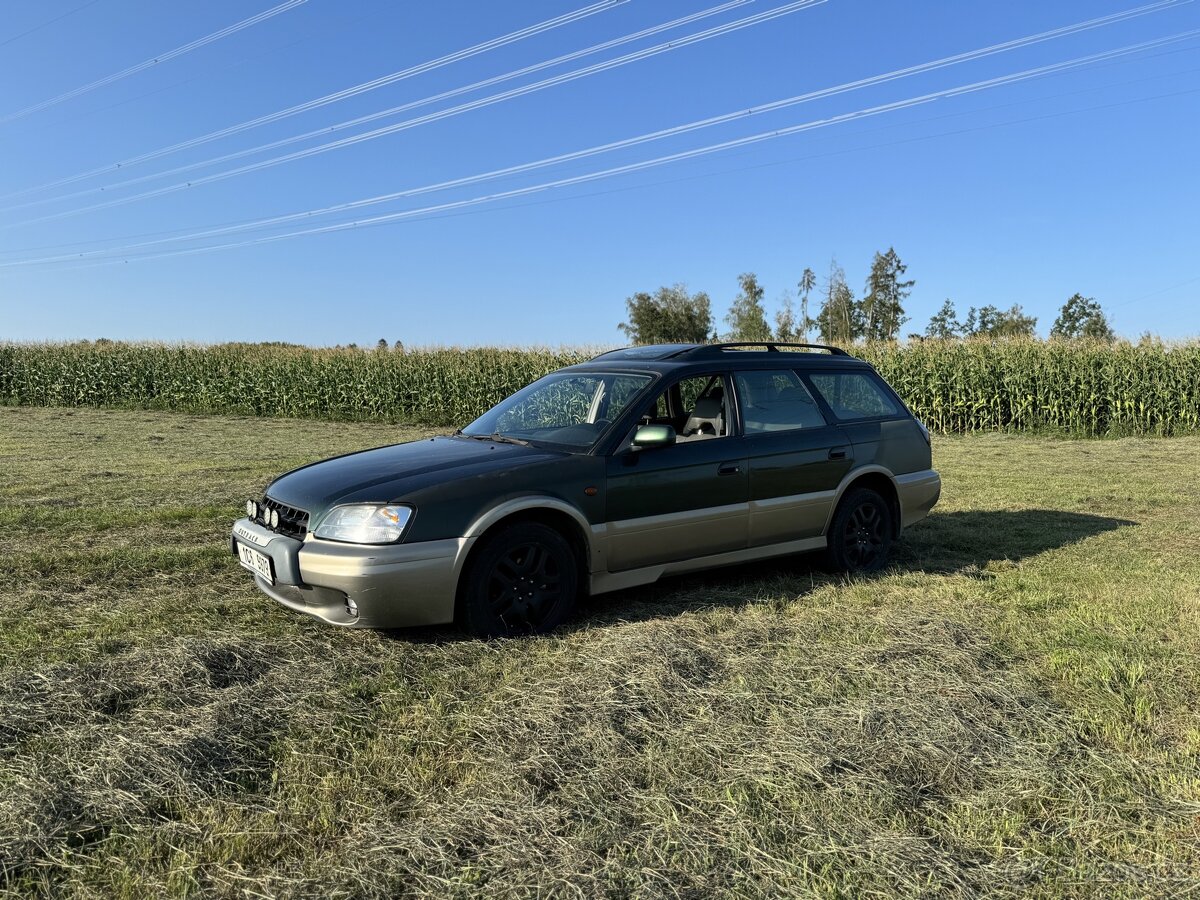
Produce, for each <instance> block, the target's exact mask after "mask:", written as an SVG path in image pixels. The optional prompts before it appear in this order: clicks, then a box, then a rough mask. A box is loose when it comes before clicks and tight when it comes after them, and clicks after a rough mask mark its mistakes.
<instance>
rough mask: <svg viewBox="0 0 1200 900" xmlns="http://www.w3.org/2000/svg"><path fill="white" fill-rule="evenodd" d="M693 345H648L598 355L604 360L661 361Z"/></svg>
mask: <svg viewBox="0 0 1200 900" xmlns="http://www.w3.org/2000/svg"><path fill="white" fill-rule="evenodd" d="M694 346H696V345H695V344H650V345H648V346H645V347H624V348H622V349H620V350H610V351H609V352H608V353H602V354H600V355H601V356H603V357H604V358H605V359H662V358H663V357H665V356H670V355H671V354H672V353H678V352H679V351H680V350H687V349H689V348H690V347H694Z"/></svg>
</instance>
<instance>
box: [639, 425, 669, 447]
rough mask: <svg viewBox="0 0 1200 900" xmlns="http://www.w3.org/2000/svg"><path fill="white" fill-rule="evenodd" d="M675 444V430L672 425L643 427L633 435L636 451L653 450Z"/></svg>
mask: <svg viewBox="0 0 1200 900" xmlns="http://www.w3.org/2000/svg"><path fill="white" fill-rule="evenodd" d="M674 443H675V429H674V428H672V427H671V426H670V425H642V426H639V427H638V430H637V431H635V432H634V433H633V442H632V444H633V449H634V450H653V449H654V448H655V447H670V446H671V445H672V444H674Z"/></svg>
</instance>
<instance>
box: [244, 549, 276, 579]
mask: <svg viewBox="0 0 1200 900" xmlns="http://www.w3.org/2000/svg"><path fill="white" fill-rule="evenodd" d="M237 551H238V560H239V561H240V562H241V564H242V565H243V566H245V567H246V568H247V569H249V570H250V571H251V572H253V573H254V574H255V575H257V576H258V577H259V578H261V579H262V580H263V581H265V582H266V583H267V584H274V583H275V573H274V572H273V571H271V557H269V556H267V555H266V554H265V553H259V552H258V551H257V550H255V549H254V548H253V547H247V546H246V545H245V544H243V543H241V542H240V541H239V542H238V545H237Z"/></svg>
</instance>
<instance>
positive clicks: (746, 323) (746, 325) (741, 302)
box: [725, 272, 771, 341]
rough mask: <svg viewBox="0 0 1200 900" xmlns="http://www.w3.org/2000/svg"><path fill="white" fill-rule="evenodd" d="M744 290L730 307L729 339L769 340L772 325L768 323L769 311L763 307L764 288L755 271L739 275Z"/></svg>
mask: <svg viewBox="0 0 1200 900" xmlns="http://www.w3.org/2000/svg"><path fill="white" fill-rule="evenodd" d="M738 284H740V285H741V287H742V290H741V292H740V293H739V294H738V295H737V297H736V298H734V301H733V305H732V306H730V307H729V314H728V315H727V316H725V321H726V322H727V323H728V324H729V328H730V331H729V335H728V339H729V340H731V341H769V340H771V326H770V325H768V324H767V313H766V310H764V309H763V305H762V298H763V293H764V291H763V289H762V287H761V286H760V285H759V283H758V278H757V277H756V276H755V274H754V273H753V272H743V273H742V274H741V275H739V276H738Z"/></svg>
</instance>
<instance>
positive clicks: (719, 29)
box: [3, 0, 828, 228]
mask: <svg viewBox="0 0 1200 900" xmlns="http://www.w3.org/2000/svg"><path fill="white" fill-rule="evenodd" d="M826 2H828V0H794V2H792V3H788V4H786V5H784V6H780V7H776V8H775V9H772V10H768V11H767V12H763V13H758V14H756V15H753V16H747V17H746V18H744V19H737V20H735V21H733V22H728V23H726V24H724V25H718V26H716V27H714V28H709V29H706V30H705V31H700V32H697V33H695V34H691V35H685V36H684V37H682V38H676V39H675V40H672V41H668V42H666V43H663V44H657V45H655V46H653V47H647V48H644V49H642V50H637V51H635V52H633V53H628V54H626V55H624V56H618V57H616V58H614V59H610V60H606V61H604V62H600V63H595V64H593V65H590V66H585V67H583V68H581V69H575V70H573V71H570V72H564V73H562V74H560V75H555V76H553V77H551V78H546V79H543V80H542V81H536V82H533V83H531V84H527V85H522V86H521V87H517V88H512V89H510V90H508V91H503V92H501V93H499V94H493V95H491V96H489V97H482V98H479V99H477V100H472V101H470V102H468V103H463V104H459V105H458V106H453V107H450V108H448V109H443V110H438V111H437V112H432V113H427V114H426V115H424V116H418V117H416V118H413V119H407V120H405V121H403V122H397V123H395V124H392V125H388V126H385V127H382V128H377V129H375V130H373V131H367V132H363V133H360V134H357V135H351V136H349V137H345V138H340V139H339V140H336V141H331V142H329V143H326V144H321V145H318V146H316V147H309V148H306V149H304V150H298V151H295V152H292V153H288V154H285V155H283V156H277V157H274V158H272V159H267V160H261V161H259V162H256V163H250V164H249V165H245V166H239V167H238V168H235V169H230V170H227V171H225V172H217V173H214V174H212V175H205V176H203V177H200V178H195V179H192V180H191V181H185V182H181V183H179V184H174V185H168V186H167V187H161V188H156V189H155V190H151V191H144V192H142V193H140V194H134V195H132V196H129V197H122V198H120V199H117V200H110V201H107V202H105V203H96V204H92V205H91V206H84V207H80V208H77V209H73V210H66V211H64V212H59V213H54V214H51V215H47V216H40V217H38V218H35V219H29V220H26V221H25V222H18V223H11V224H9V225H6V226H3V227H6V228H11V227H15V226H17V225H28V224H33V223H35V222H45V221H50V220H53V219H61V218H65V217H68V216H74V215H78V214H80V213H85V212H92V211H95V210H98V209H107V208H109V207H113V206H123V205H125V204H127V203H133V202H135V201H137V200H143V199H147V198H150V197H158V196H162V195H164V194H171V193H176V192H178V191H182V190H186V189H188V188H192V187H198V186H200V185H203V184H209V183H211V182H214V181H223V180H225V179H228V178H233V177H235V176H237V175H244V174H246V173H248V172H256V171H261V170H263V169H268V168H273V167H275V166H278V165H282V164H283V163H287V162H294V161H295V160H299V159H306V158H308V157H310V156H316V155H318V154H320V153H327V152H329V151H331V150H340V149H342V148H344V147H349V146H353V145H355V144H360V143H363V142H364V141H369V140H375V139H377V138H381V137H385V136H387V135H390V134H395V133H397V132H400V131H406V130H408V129H410V128H416V127H419V126H421V125H427V124H429V123H431V122H438V121H441V120H443V119H448V118H451V117H453V116H457V115H461V114H462V113H464V112H470V111H473V110H476V109H483V108H484V107H488V106H492V105H494V104H497V103H501V102H503V101H505V100H511V99H513V98H516V97H523V96H525V95H527V94H532V93H536V92H538V91H542V90H545V89H546V88H549V87H554V86H557V85H560V84H565V83H567V82H570V81H575V80H578V79H580V78H585V77H587V76H589V75H595V74H597V73H599V72H607V71H609V70H611V69H616V68H619V67H621V66H625V65H628V64H630V63H633V62H639V61H641V60H643V59H649V58H650V57H653V56H657V55H659V54H662V53H668V52H670V51H672V50H679V49H681V48H683V47H689V46H691V45H693V44H697V43H700V42H702V41H707V40H710V39H712V38H715V37H720V36H723V35H726V34H730V33H733V32H735V31H740V30H742V29H743V28H749V27H751V26H752V25H758V24H761V23H763V22H768V21H771V20H773V19H777V18H780V17H782V16H785V15H790V14H791V13H794V12H799V11H800V10H803V9H808V8H811V7H813V6H817V5H820V4H822V3H826ZM419 104H420V101H418V103H417V104H414V105H419ZM333 127H334V128H337V127H340V126H333ZM202 165H203V164H202ZM56 199H61V198H56ZM11 208H12V207H10V209H11Z"/></svg>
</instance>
